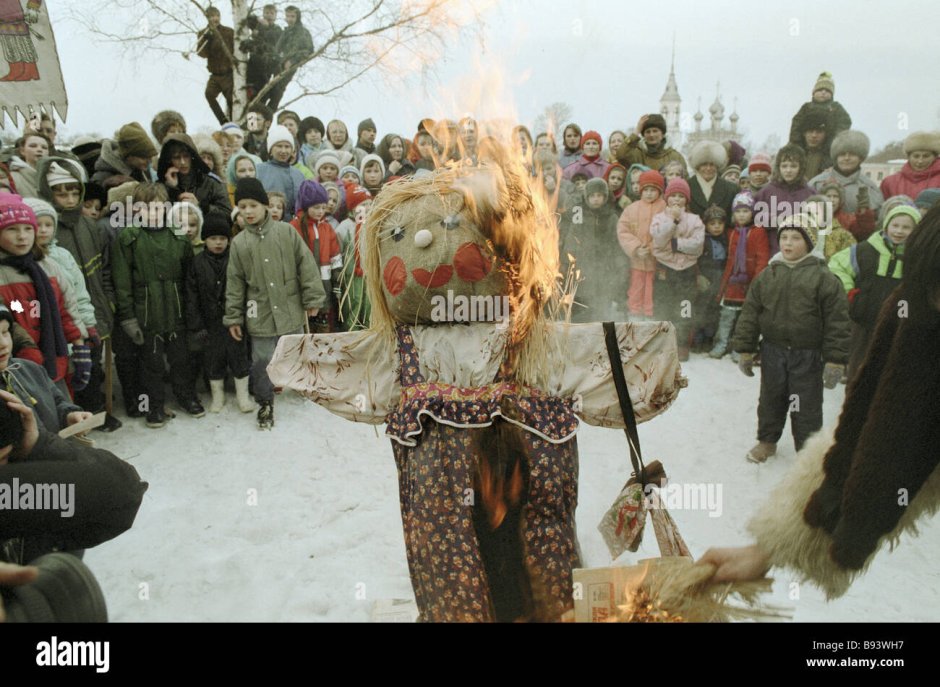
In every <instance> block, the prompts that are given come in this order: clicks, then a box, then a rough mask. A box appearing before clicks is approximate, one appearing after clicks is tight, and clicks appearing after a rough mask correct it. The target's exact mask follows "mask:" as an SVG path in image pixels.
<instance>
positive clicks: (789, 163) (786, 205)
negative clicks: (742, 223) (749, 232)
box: [754, 144, 816, 255]
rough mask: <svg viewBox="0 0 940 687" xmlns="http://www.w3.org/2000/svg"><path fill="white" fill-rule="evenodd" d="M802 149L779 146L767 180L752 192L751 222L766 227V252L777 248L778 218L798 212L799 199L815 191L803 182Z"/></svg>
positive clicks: (799, 208) (803, 164) (779, 219)
mask: <svg viewBox="0 0 940 687" xmlns="http://www.w3.org/2000/svg"><path fill="white" fill-rule="evenodd" d="M805 173H806V153H805V152H804V151H803V149H802V148H800V147H799V146H796V145H793V144H789V145H785V146H783V148H781V149H780V151H779V152H778V153H777V159H776V160H774V173H773V176H772V177H771V180H770V183H769V184H767V185H766V186H765V187H763V188H762V189H761V190H760V191H758V192H756V193H755V194H754V224H757V225H758V226H761V227H764V228H765V229H767V236H768V238H769V239H770V253H771V255H773V254H774V253H776V252H777V250H778V246H777V228H778V226H779V225H780V222H781V221H782V220H784V219H786V218H787V217H790V216H792V215H798V214H800V213H801V212H802V211H803V210H804V208H803V205H802V204H803V201H805V200H806V199H807V198H809V197H810V196H811V195H813V194H814V193H816V191H815V190H814V189H813V187H812V186H809V185H808V184H807V183H806V179H805Z"/></svg>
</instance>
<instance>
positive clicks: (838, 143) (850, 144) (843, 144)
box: [829, 129, 871, 162]
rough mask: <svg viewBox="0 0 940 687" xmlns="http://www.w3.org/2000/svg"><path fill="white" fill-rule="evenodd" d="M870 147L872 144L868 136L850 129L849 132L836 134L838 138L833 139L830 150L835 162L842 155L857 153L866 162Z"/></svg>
mask: <svg viewBox="0 0 940 687" xmlns="http://www.w3.org/2000/svg"><path fill="white" fill-rule="evenodd" d="M870 146H871V143H870V141H869V140H868V136H866V135H865V134H863V133H862V132H861V131H853V130H851V129H849V130H848V131H840V132H839V133H838V134H836V137H835V138H834V139H832V145H831V146H830V148H829V150H830V153H831V157H832V159H833V160H835V159H836V158H837V157H839V156H840V155H841V154H842V153H855V154H856V155H858V156H859V157H860V158H862V161H863V162H864V161H865V158H867V157H868V152H869V149H870Z"/></svg>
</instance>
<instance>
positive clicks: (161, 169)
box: [157, 134, 232, 215]
mask: <svg viewBox="0 0 940 687" xmlns="http://www.w3.org/2000/svg"><path fill="white" fill-rule="evenodd" d="M172 143H180V144H182V145H184V146H186V147H187V148H188V149H189V154H190V156H191V157H192V167H191V169H190V171H189V174H187V175H186V176H185V177H182V176H181V177H180V178H179V184H178V185H177V186H176V187H173V186H168V185H167V184H166V172H167V170H168V169H169V168H170V167H172V166H173V162H172V160H171V159H170V154H171V152H172V150H173V148H174V147H175V146H173V145H171V144H172ZM157 178H158V179H159V180H160V182H161V183H162V184H163V185H164V186H166V191H167V193H168V194H169V196H170V202H171V203H176V202H177V201H178V200H179V197H180V195H182V194H183V193H192V194H193V195H194V196H196V200H198V201H199V209H200V210H202V214H203V215H208V214H209V212H210V211H211V210H216V211H217V212H224V213H225V214H226V215H230V214H232V204H231V202H230V201H229V197H228V189H226V188H225V186H224V185H223V184H222V182H220V181H217V180H216V179H213V178H212V177H211V176H209V168H208V167H207V166H206V163H205V162H203V161H202V158H201V157H199V151H198V150H197V149H196V144H195V143H193V140H192V139H191V138H190V137H189V136H187V135H186V134H170V135H169V136H167V137H166V139H165V140H164V141H163V147H162V148H161V149H160V160H159V162H158V163H157Z"/></svg>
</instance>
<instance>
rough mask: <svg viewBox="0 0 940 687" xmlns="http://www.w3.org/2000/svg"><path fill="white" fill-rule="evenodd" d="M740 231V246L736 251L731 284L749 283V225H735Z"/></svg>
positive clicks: (736, 229)
mask: <svg viewBox="0 0 940 687" xmlns="http://www.w3.org/2000/svg"><path fill="white" fill-rule="evenodd" d="M735 231H737V232H738V246H737V248H736V249H735V251H734V268H733V269H732V270H731V278H730V279H728V282H729V283H731V284H747V280H748V276H747V231H748V227H735Z"/></svg>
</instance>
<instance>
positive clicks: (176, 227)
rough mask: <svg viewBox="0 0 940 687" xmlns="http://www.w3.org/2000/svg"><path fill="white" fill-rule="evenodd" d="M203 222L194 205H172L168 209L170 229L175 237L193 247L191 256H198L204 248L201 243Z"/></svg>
mask: <svg viewBox="0 0 940 687" xmlns="http://www.w3.org/2000/svg"><path fill="white" fill-rule="evenodd" d="M204 221H205V218H204V217H203V214H202V210H200V209H199V206H198V205H196V204H195V203H190V202H187V201H184V202H182V203H174V204H173V207H172V208H171V209H170V227H171V228H172V230H173V232H174V233H175V234H176V235H177V236H182V237H184V238H185V239H186V240H187V241H189V244H190V245H191V246H192V247H193V255H199V254H200V253H201V252H202V250H203V248H204V247H205V245H204V244H203V242H202V225H203V222H204Z"/></svg>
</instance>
